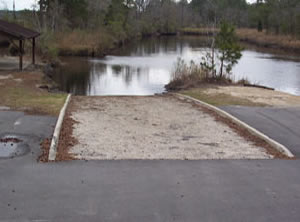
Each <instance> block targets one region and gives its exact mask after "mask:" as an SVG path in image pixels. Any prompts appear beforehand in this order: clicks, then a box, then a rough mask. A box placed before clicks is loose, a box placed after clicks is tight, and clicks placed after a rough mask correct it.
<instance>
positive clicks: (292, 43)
mask: <svg viewBox="0 0 300 222" xmlns="http://www.w3.org/2000/svg"><path fill="white" fill-rule="evenodd" d="M217 32H218V29H211V28H185V29H182V30H180V33H181V34H183V35H196V36H197V35H198V36H212V35H214V34H216V33H217ZM236 34H237V36H238V37H239V39H240V41H242V42H246V43H249V44H252V45H255V46H258V47H263V48H270V49H280V50H284V51H287V52H292V53H297V54H298V53H300V39H297V38H296V37H293V36H289V35H274V34H268V33H266V32H265V31H263V32H258V31H257V30H256V29H246V28H242V29H237V30H236Z"/></svg>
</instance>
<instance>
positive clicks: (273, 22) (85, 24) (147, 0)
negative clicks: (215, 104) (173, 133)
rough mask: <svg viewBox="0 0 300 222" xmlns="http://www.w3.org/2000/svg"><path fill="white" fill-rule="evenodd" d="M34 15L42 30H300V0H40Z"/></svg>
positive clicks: (126, 33) (127, 33) (295, 32)
mask: <svg viewBox="0 0 300 222" xmlns="http://www.w3.org/2000/svg"><path fill="white" fill-rule="evenodd" d="M34 17H35V23H36V26H37V27H38V28H39V29H40V30H48V31H54V32H55V31H65V30H68V29H69V30H72V29H97V28H98V27H105V28H107V29H109V30H110V31H112V32H113V33H114V34H115V35H118V36H120V38H122V37H125V36H130V35H136V34H141V35H149V34H153V33H156V32H159V33H174V32H177V31H178V30H180V29H181V28H183V27H212V26H218V25H219V24H221V22H222V21H226V22H229V23H231V24H234V25H235V26H237V27H238V28H240V27H249V28H257V29H258V30H262V29H265V30H267V31H268V32H273V33H276V34H291V35H300V1H299V0H257V2H256V3H254V4H249V3H247V2H246V0H191V1H187V0H177V1H175V0H39V1H38V5H37V7H36V15H35V16H34Z"/></svg>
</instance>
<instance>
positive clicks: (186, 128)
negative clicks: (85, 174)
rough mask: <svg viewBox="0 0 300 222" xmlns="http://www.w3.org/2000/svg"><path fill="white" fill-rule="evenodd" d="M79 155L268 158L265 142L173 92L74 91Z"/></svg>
mask: <svg viewBox="0 0 300 222" xmlns="http://www.w3.org/2000/svg"><path fill="white" fill-rule="evenodd" d="M73 101H74V102H73V105H72V106H73V107H72V110H73V111H72V114H71V115H72V118H73V119H74V120H75V121H76V123H75V124H74V130H73V136H74V137H75V138H76V139H77V140H78V144H76V145H75V146H74V147H73V148H72V149H71V150H70V153H71V154H72V155H74V156H75V157H76V158H78V159H88V160H89V159H190V160H192V159H244V158H246V159H264V158H266V159H268V158H272V156H271V155H269V154H267V153H266V151H265V149H264V148H262V147H257V146H255V145H254V144H253V143H252V142H249V141H247V140H246V139H244V138H243V137H241V136H239V135H238V134H237V133H236V132H235V131H233V130H232V129H231V128H230V127H228V126H227V125H225V124H223V123H221V122H218V121H215V119H214V118H213V116H211V115H209V114H207V113H205V112H204V111H202V110H201V109H200V108H197V107H194V106H193V105H192V104H190V103H188V102H184V101H180V100H179V99H177V98H175V97H173V96H152V97H73Z"/></svg>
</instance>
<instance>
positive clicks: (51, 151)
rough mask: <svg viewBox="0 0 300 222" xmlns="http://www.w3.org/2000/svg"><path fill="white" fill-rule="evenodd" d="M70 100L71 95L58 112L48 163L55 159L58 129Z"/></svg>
mask: <svg viewBox="0 0 300 222" xmlns="http://www.w3.org/2000/svg"><path fill="white" fill-rule="evenodd" d="M70 99H71V94H69V95H68V97H67V99H66V101H65V104H64V106H63V107H62V109H61V110H60V113H59V117H58V120H57V122H56V126H55V130H54V133H53V137H52V140H51V145H50V150H49V157H48V160H49V161H54V160H55V158H56V153H57V145H58V140H59V135H60V129H61V126H62V123H63V120H64V117H65V113H66V109H67V107H68V104H69V102H70Z"/></svg>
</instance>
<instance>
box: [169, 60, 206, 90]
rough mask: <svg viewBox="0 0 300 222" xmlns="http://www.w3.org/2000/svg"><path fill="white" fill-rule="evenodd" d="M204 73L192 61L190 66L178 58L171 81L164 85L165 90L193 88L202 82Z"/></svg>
mask: <svg viewBox="0 0 300 222" xmlns="http://www.w3.org/2000/svg"><path fill="white" fill-rule="evenodd" d="M205 79H206V73H205V72H204V70H203V69H201V67H200V66H199V65H197V64H195V63H194V62H193V61H191V62H190V64H189V65H188V64H186V62H185V61H184V60H183V59H181V58H178V60H177V63H176V64H175V68H174V70H173V72H172V77H171V81H170V83H169V84H167V85H166V89H167V90H180V89H185V88H191V87H195V86H197V85H198V84H200V83H202V82H204V81H205Z"/></svg>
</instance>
